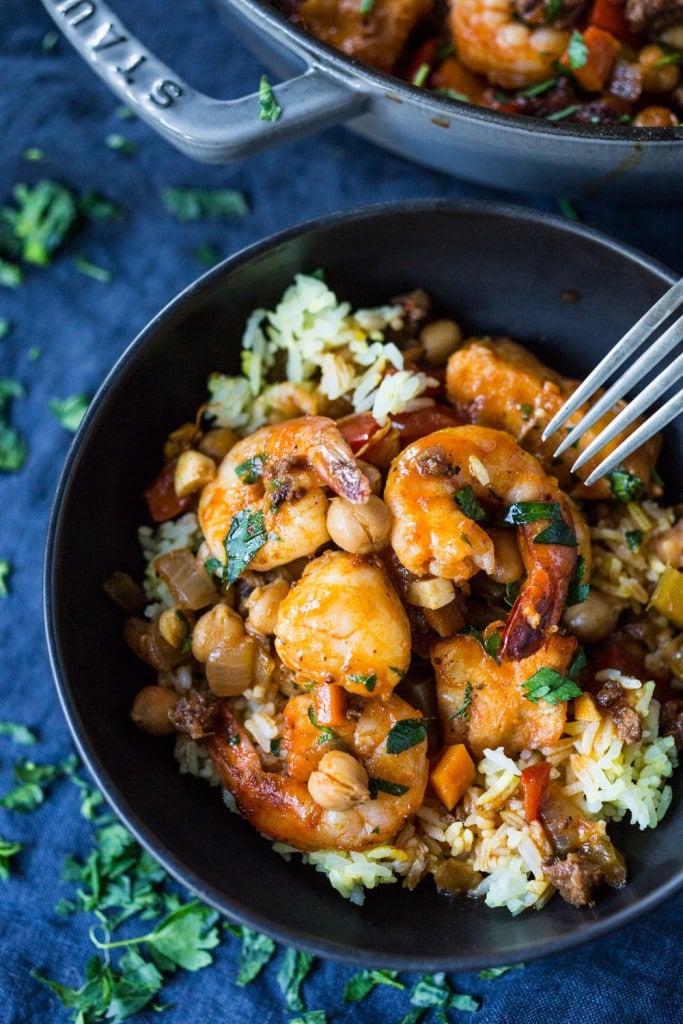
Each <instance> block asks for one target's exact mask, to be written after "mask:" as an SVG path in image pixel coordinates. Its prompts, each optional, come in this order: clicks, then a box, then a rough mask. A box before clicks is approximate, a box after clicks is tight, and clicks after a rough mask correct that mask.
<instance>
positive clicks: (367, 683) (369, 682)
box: [349, 672, 377, 693]
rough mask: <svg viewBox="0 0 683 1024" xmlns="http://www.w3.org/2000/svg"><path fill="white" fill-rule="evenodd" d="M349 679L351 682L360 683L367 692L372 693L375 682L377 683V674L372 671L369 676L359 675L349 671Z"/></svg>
mask: <svg viewBox="0 0 683 1024" xmlns="http://www.w3.org/2000/svg"><path fill="white" fill-rule="evenodd" d="M349 679H350V681H351V682H352V683H362V684H363V686H364V687H365V689H366V690H367V691H368V693H372V691H373V690H374V689H375V684H376V683H377V676H376V675H375V674H374V672H373V674H372V675H371V676H361V675H356V674H355V673H351V675H349Z"/></svg>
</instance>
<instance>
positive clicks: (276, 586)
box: [245, 580, 289, 636]
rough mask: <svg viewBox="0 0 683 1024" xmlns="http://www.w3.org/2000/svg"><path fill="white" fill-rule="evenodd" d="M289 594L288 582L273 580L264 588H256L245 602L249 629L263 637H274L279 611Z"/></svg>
mask: <svg viewBox="0 0 683 1024" xmlns="http://www.w3.org/2000/svg"><path fill="white" fill-rule="evenodd" d="M288 593H289V583H288V582H287V580H273V581H272V583H266V585H265V586H264V587H255V588H254V589H253V590H252V592H251V594H250V595H249V597H248V598H247V600H246V601H245V605H246V608H247V610H248V613H249V614H248V616H247V623H246V624H247V629H248V630H250V631H251V632H254V633H260V634H261V636H273V634H274V633H275V625H276V623H277V610H278V608H279V607H280V604H281V603H282V601H284V599H285V598H286V596H287V594H288Z"/></svg>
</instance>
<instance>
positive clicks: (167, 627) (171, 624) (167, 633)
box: [159, 605, 194, 647]
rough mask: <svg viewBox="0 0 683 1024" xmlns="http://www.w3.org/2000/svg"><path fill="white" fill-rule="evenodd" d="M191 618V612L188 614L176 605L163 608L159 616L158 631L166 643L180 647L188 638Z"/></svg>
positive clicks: (190, 631)
mask: <svg viewBox="0 0 683 1024" xmlns="http://www.w3.org/2000/svg"><path fill="white" fill-rule="evenodd" d="M193 618H194V616H193V615H192V613H191V612H189V614H188V612H186V611H184V610H183V609H182V608H179V607H178V605H175V606H174V607H173V608H164V610H163V612H162V613H161V615H160V616H159V632H160V633H161V635H162V636H163V638H164V640H165V641H166V643H167V644H170V645H171V647H182V646H183V644H185V643H186V642H187V641H188V640H189V639H190V636H191V633H192V619H193Z"/></svg>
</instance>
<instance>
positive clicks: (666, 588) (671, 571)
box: [650, 565, 683, 629]
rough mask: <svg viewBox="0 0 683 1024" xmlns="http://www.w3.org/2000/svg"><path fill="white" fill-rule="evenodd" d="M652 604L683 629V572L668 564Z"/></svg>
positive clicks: (653, 596)
mask: <svg viewBox="0 0 683 1024" xmlns="http://www.w3.org/2000/svg"><path fill="white" fill-rule="evenodd" d="M650 606H651V607H652V608H656V609H657V611H658V612H661V613H662V615H665V616H666V618H667V619H668V620H669V622H673V624H674V626H678V628H679V629H683V572H681V571H680V569H675V568H674V567H673V566H672V565H667V567H666V569H665V570H664V572H663V573H662V575H661V576H660V577H659V580H658V582H657V586H656V587H655V591H654V594H653V595H652V598H651V600H650Z"/></svg>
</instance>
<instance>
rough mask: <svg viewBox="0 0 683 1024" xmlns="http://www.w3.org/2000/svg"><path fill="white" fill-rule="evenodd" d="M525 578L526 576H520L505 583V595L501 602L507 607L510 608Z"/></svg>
mask: <svg viewBox="0 0 683 1024" xmlns="http://www.w3.org/2000/svg"><path fill="white" fill-rule="evenodd" d="M525 578H526V577H524V576H522V577H520V579H518V580H513V582H512V583H506V584H505V596H504V598H503V602H504V603H505V604H506V605H507V606H508V608H512V606H513V604H514V603H515V601H516V600H517V597H518V595H519V592H520V590H521V589H522V584H523V583H524V580H525Z"/></svg>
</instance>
